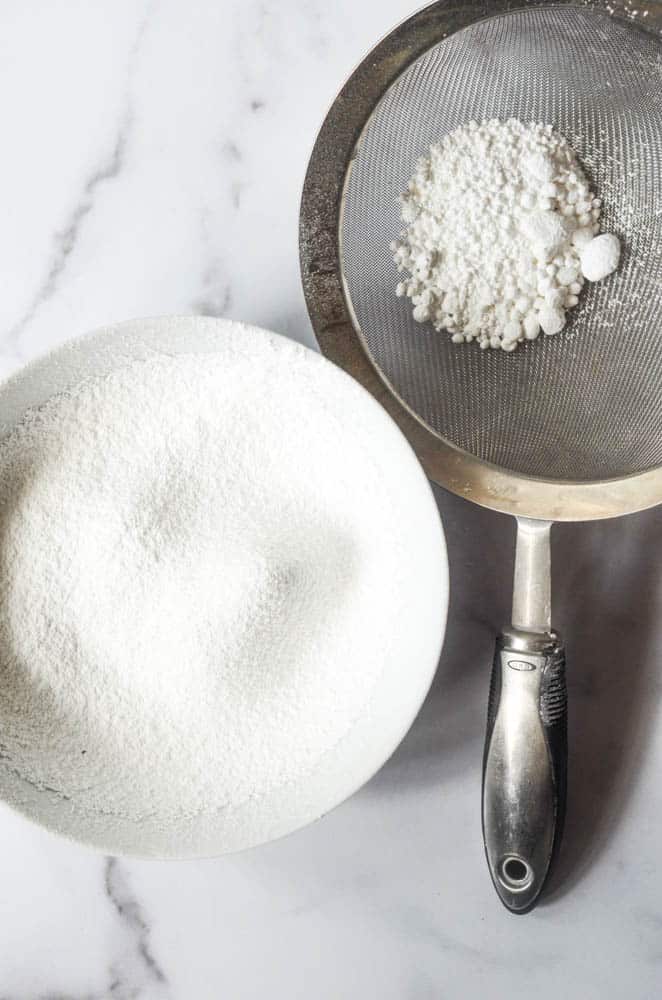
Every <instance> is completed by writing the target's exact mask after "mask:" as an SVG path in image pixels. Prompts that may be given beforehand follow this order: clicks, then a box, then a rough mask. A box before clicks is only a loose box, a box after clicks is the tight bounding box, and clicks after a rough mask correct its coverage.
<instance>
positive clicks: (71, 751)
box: [0, 324, 436, 848]
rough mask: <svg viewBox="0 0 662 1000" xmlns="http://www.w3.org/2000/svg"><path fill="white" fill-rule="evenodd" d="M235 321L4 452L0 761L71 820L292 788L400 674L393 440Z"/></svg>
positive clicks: (137, 369)
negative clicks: (66, 810)
mask: <svg viewBox="0 0 662 1000" xmlns="http://www.w3.org/2000/svg"><path fill="white" fill-rule="evenodd" d="M233 329H234V330H235V333H234V335H233V337H231V338H229V339H228V341H227V343H226V346H225V347H223V344H222V343H219V346H218V350H217V352H216V353H215V354H211V355H210V354H202V355H183V356H178V357H168V356H165V355H161V354H155V355H153V356H151V357H149V358H147V359H145V360H140V361H129V362H126V364H124V365H123V367H121V368H119V369H118V370H117V371H115V372H114V373H112V374H110V375H108V376H106V377H95V378H89V379H87V380H85V381H83V382H81V383H79V384H78V385H77V386H76V387H75V388H73V389H72V390H71V391H69V392H67V393H64V394H61V395H58V396H55V397H53V398H52V399H51V400H50V401H49V402H48V403H46V404H45V405H44V406H42V407H41V408H39V409H36V410H33V411H28V414H27V416H26V417H25V418H24V419H23V420H22V422H21V423H20V424H19V425H18V426H17V427H16V428H15V429H14V430H13V431H12V432H11V433H10V434H9V436H8V437H6V438H5V439H4V440H3V441H2V443H1V444H0V526H1V530H2V546H1V547H0V594H1V600H0V682H1V687H2V698H0V749H1V751H2V752H1V759H0V766H1V767H3V768H7V769H10V770H11V771H12V772H14V773H17V774H20V775H21V777H22V778H23V779H24V780H25V781H26V782H29V783H30V784H31V785H34V786H37V787H38V788H40V789H44V790H46V791H47V792H48V793H49V794H52V795H53V796H55V797H56V798H59V799H63V800H67V801H68V802H70V803H71V809H72V811H74V812H78V813H80V814H83V815H90V814H98V815H99V816H100V817H104V816H105V817H120V818H126V819H128V820H130V821H132V822H134V823H136V824H141V823H143V822H151V823H154V822H158V823H166V824H167V823H168V822H169V821H170V820H179V819H182V818H194V817H196V816H199V815H201V814H217V813H219V812H220V811H221V810H227V809H233V808H236V807H237V806H238V805H240V804H242V803H244V802H246V801H249V800H258V799H259V798H260V797H262V796H264V795H267V794H268V793H270V792H271V791H272V790H273V789H274V788H277V787H280V786H283V785H287V784H288V783H290V784H291V783H296V782H297V781H299V780H301V779H302V776H304V775H306V774H309V773H310V772H311V771H312V770H314V769H315V767H316V766H317V765H318V763H319V762H320V760H321V759H322V758H323V757H324V755H325V754H328V753H329V752H331V751H333V749H334V748H335V747H336V746H337V745H338V744H339V742H340V741H341V740H342V739H343V738H344V737H345V735H346V734H347V733H348V731H349V730H350V728H351V727H352V725H353V724H354V722H355V720H356V719H357V718H358V717H359V716H360V715H361V713H362V712H363V711H364V710H365V706H366V705H367V704H368V703H369V700H370V698H371V695H372V692H373V689H374V687H375V685H376V682H377V680H378V678H379V677H380V676H381V674H382V671H383V670H384V669H385V667H386V666H387V665H388V664H389V663H391V662H392V661H393V658H394V657H397V658H398V660H399V658H402V666H403V668H405V669H407V663H406V662H405V660H406V657H405V656H403V651H402V648H401V645H402V644H401V642H400V639H399V638H398V637H397V636H394V635H393V634H392V632H391V631H390V630H389V629H388V628H385V623H386V622H388V621H389V620H392V621H397V622H398V625H397V629H398V630H399V629H400V628H403V629H404V634H406V635H408V634H409V633H410V632H412V631H415V628H414V622H413V620H412V621H408V615H409V611H408V610H407V608H408V607H409V606H410V604H411V605H415V604H416V603H417V602H418V600H419V598H418V597H417V595H416V581H415V576H416V574H417V573H418V569H417V568H416V567H415V565H413V564H412V561H411V560H412V557H411V552H413V551H414V550H415V549H416V545H417V543H416V541H415V538H414V532H413V529H412V531H411V532H410V530H409V527H408V507H410V503H408V502H407V496H408V495H407V491H403V489H402V480H401V470H402V463H403V461H404V462H405V463H406V462H407V461H409V457H408V456H409V452H408V449H407V448H406V445H405V443H404V441H402V439H401V438H400V436H399V435H398V434H392V435H391V436H390V437H389V436H388V435H384V433H383V432H384V428H383V423H384V416H383V413H382V411H381V410H380V408H379V407H378V406H377V405H376V404H374V405H373V403H372V401H369V402H370V405H369V406H368V407H366V403H365V398H364V397H365V393H364V391H363V390H362V389H361V388H360V387H359V386H357V385H356V384H354V383H353V382H352V381H351V380H350V379H348V378H347V377H346V376H344V375H343V374H342V373H341V372H339V371H338V370H337V369H335V368H334V367H333V366H332V365H330V364H328V363H327V362H325V361H323V359H321V358H319V357H317V356H316V355H314V354H313V353H312V352H310V351H306V350H304V349H303V348H299V347H297V346H296V345H293V344H290V343H289V342H287V341H283V339H282V338H278V337H272V338H268V337H267V335H265V334H260V335H259V337H257V336H256V334H255V332H254V331H251V330H250V328H242V327H239V325H238V324H235V325H234V326H233ZM380 431H381V433H380ZM377 440H379V441H380V445H379V449H378V453H377V454H376V453H375V442H376V441H377ZM403 451H404V452H406V454H405V455H404V458H403ZM411 462H412V467H413V468H414V469H415V461H414V459H413V456H412V457H411ZM421 482H422V484H423V485H424V480H423V478H422V476H421ZM422 495H423V494H422ZM409 500H411V496H409ZM426 502H430V503H431V500H428V501H426ZM418 516H421V511H420V510H419V511H418ZM385 539H388V544H385V541H384V540H385ZM408 549H409V550H410V554H409V555H408V551H407V550H408ZM435 558H436V556H435ZM415 560H416V562H418V564H419V566H420V563H421V560H423V561H425V555H424V554H423V553H421V552H419V553H418V555H417V556H416V557H415ZM408 567H409V568H408ZM412 587H413V588H414V589H413V590H412ZM405 593H406V594H407V597H406V599H404V598H403V596H402V595H403V594H405ZM405 605H406V606H405ZM402 616H404V618H402ZM403 621H404V622H405V624H404V625H403V624H402V622H403ZM404 641H405V640H404V638H403V642H404ZM407 641H408V640H407ZM164 843H165V844H166V848H167V840H166V841H164Z"/></svg>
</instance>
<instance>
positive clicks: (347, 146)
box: [299, 0, 662, 521]
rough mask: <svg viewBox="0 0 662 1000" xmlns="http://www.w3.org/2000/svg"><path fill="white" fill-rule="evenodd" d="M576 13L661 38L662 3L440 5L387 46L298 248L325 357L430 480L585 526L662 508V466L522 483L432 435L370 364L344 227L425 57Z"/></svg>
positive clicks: (318, 167)
mask: <svg viewBox="0 0 662 1000" xmlns="http://www.w3.org/2000/svg"><path fill="white" fill-rule="evenodd" d="M550 7H556V8H562V7H569V8H573V7H574V8H575V9H578V10H590V11H600V12H602V13H606V14H609V15H610V16H612V17H615V18H616V19H617V20H619V21H620V22H621V23H625V24H627V25H630V26H632V25H636V26H637V27H639V28H641V29H642V30H643V31H645V32H646V33H648V34H653V35H659V34H662V2H659V0H655V2H652V3H648V4H643V5H641V6H638V8H637V10H636V11H634V10H632V9H631V8H630V6H629V3H628V0H593V2H591V3H587V4H582V3H578V2H577V0H556V2H555V3H553V4H546V3H541V0H491V2H489V3H486V2H484V0H465V2H463V3H462V4H461V5H457V6H452V7H449V6H448V3H447V0H437V2H435V3H432V4H431V5H430V6H428V7H425V8H423V9H422V10H420V11H418V12H417V13H415V14H413V15H412V16H411V17H410V18H408V19H407V20H405V21H403V22H402V23H401V24H400V25H398V26H397V27H396V28H395V29H394V30H393V31H391V32H390V33H389V34H388V35H387V36H386V37H385V38H383V39H382V41H380V42H379V43H378V44H377V45H376V46H375V48H374V49H372V51H371V52H369V53H368V55H367V56H366V57H365V58H364V60H363V61H362V62H361V63H360V65H359V66H358V68H357V69H356V70H355V71H354V72H353V73H352V75H351V76H350V77H349V79H348V80H347V82H346V83H345V85H344V86H343V88H342V89H341V91H340V93H339V95H338V96H337V98H336V100H335V101H334V103H333V105H332V106H331V109H330V111H329V112H328V114H327V116H326V118H325V120H324V123H323V124H322V127H321V129H320V131H319V134H318V136H317V139H316V142H315V145H314V148H313V151H312V154H311V158H310V161H309V164H308V170H307V172H306V178H305V181H304V187H303V195H302V201H301V211H300V226H299V246H300V263H301V274H302V281H303V289H304V296H305V299H306V304H307V307H308V312H309V315H310V319H311V322H312V325H313V329H314V331H315V335H316V337H317V340H318V343H319V345H320V348H321V350H322V353H323V354H324V355H325V356H326V357H328V358H329V359H330V360H331V361H333V362H335V363H336V364H338V365H340V367H342V368H344V369H345V370H346V371H347V372H349V374H350V375H352V376H353V377H354V378H356V379H357V380H358V381H359V382H361V383H362V384H363V385H364V386H365V387H366V388H367V389H368V391H369V392H371V393H372V394H373V395H374V396H375V397H376V398H377V399H378V400H379V402H380V403H381V404H382V405H383V406H384V408H385V409H386V410H387V411H388V412H389V413H390V415H391V416H392V417H393V418H394V420H395V421H396V423H397V424H398V425H399V427H400V429H401V430H402V431H403V433H404V434H405V436H406V437H407V439H408V440H409V442H410V444H411V445H412V447H413V448H414V450H415V451H416V453H417V455H418V457H419V459H420V461H421V463H422V465H423V467H424V469H425V471H426V473H427V475H428V476H429V477H430V479H432V480H433V481H434V482H436V483H438V484H439V485H440V486H443V487H445V488H446V489H448V490H450V491H451V492H453V493H455V494H457V495H459V496H464V497H466V498H467V499H469V500H472V501H474V502H475V503H478V504H481V505H482V506H485V507H489V508H491V509H492V510H498V511H502V512H503V513H508V514H514V515H520V516H528V517H535V518H543V519H546V520H553V521H584V520H593V519H598V518H607V517H616V516H619V515H621V514H626V513H631V512H634V511H638V510H644V509H646V508H647V507H651V506H654V505H655V504H657V503H659V502H661V501H662V467H658V468H655V469H651V470H648V471H646V472H643V473H637V474H634V475H629V476H626V477H622V478H618V479H610V480H596V481H592V482H569V481H565V480H563V481H560V480H551V479H550V480H547V479H539V478H533V477H528V476H524V475H522V474H518V473H514V472H510V471H507V470H504V469H501V468H499V467H497V466H495V465H491V464H490V463H488V462H486V461H484V460H482V459H479V458H476V457H475V456H473V455H471V454H469V453H468V452H465V451H462V450H460V449H459V448H457V447H456V446H455V445H453V444H452V443H451V442H450V441H447V440H446V439H444V438H442V437H441V436H439V435H438V434H436V433H435V432H434V431H432V430H431V429H430V428H429V427H428V426H427V425H426V424H424V423H423V421H422V420H421V419H420V418H419V417H418V416H417V415H416V414H415V413H414V412H413V411H412V410H411V409H410V408H409V407H408V406H407V404H406V403H405V402H404V401H403V400H402V399H401V398H400V397H399V396H398V395H397V394H396V392H395V391H394V389H393V387H392V386H391V385H390V383H389V382H388V381H387V379H386V377H385V376H384V375H383V374H382V373H381V372H380V371H379V369H378V368H377V367H376V365H375V364H374V362H373V361H372V359H371V357H370V355H369V353H368V350H367V348H366V346H365V343H364V341H363V337H362V334H361V331H360V327H359V324H358V322H357V320H356V317H355V316H354V314H353V310H352V307H351V304H350V302H349V298H348V296H347V295H346V293H345V289H344V279H343V268H342V261H341V248H340V229H341V220H342V211H343V202H344V192H345V188H346V183H347V178H348V176H349V174H350V172H351V166H352V160H353V157H354V155H355V150H356V147H357V143H358V141H359V139H360V137H361V134H362V132H363V129H364V128H365V126H366V124H367V122H368V121H369V119H370V117H371V115H372V113H373V111H374V109H375V107H376V106H377V104H378V103H379V101H380V100H381V98H382V97H383V96H384V94H385V92H386V91H387V89H388V88H389V87H390V86H391V84H393V83H394V82H395V80H396V79H397V78H398V77H399V76H400V74H401V73H402V72H403V70H405V69H406V68H407V66H409V65H410V63H412V62H413V61H414V60H416V59H417V58H418V57H419V56H421V55H423V54H424V53H425V52H426V51H427V50H428V49H430V48H431V47H432V46H434V45H436V44H438V43H439V42H441V41H443V40H444V39H445V38H448V37H449V36H450V35H452V34H454V33H455V32H457V31H459V30H461V29H462V28H466V27H468V26H470V25H472V24H475V23H476V22H478V21H481V20H484V19H485V18H488V17H493V16H495V15H498V14H506V13H510V12H515V11H518V10H523V9H526V8H530V9H536V8H537V9H543V8H547V9H550Z"/></svg>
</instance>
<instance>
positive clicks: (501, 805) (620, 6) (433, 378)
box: [300, 0, 662, 913]
mask: <svg viewBox="0 0 662 1000" xmlns="http://www.w3.org/2000/svg"><path fill="white" fill-rule="evenodd" d="M661 32H662V5H661V4H659V3H654V4H648V5H641V6H640V5H637V9H632V7H631V6H630V5H629V4H624V3H619V2H618V0H610V2H609V3H605V2H601V0H595V2H593V3H591V4H590V6H588V5H587V6H583V5H578V4H577V3H575V4H572V3H568V2H560V3H556V4H541V3H540V2H538V3H535V2H528V3H527V2H526V0H517V2H515V3H512V2H509V0H492V2H490V3H484V2H478V0H465V2H463V3H448V2H438V3H434V4H432V5H431V6H429V7H427V8H425V9H423V10H421V11H419V12H418V13H416V14H414V15H413V16H412V17H411V18H409V19H408V20H407V21H405V22H404V23H403V24H401V25H400V26H399V27H397V28H396V29H395V30H394V31H393V32H392V33H391V34H389V35H388V36H387V37H386V38H385V39H384V40H383V41H381V42H380V43H379V44H378V45H377V46H376V48H375V49H373V51H372V52H371V53H370V54H369V55H368V56H367V58H366V59H365V60H364V61H363V62H362V63H361V65H360V66H359V67H358V69H356V71H355V72H354V73H353V75H352V76H351V77H350V79H349V80H348V82H347V83H346V84H345V86H344V88H343V90H342V91H341V93H340V95H339V97H338V98H337V100H336V101H335V103H334V104H333V106H332V108H331V110H330V112H329V114H328V116H327V118H326V120H325V121H324V124H323V126H322V129H321V131H320V133H319V136H318V138H317V141H316V144H315V147H314V150H313V153H312V157H311V160H310V164H309V167H308V172H307V175H306V180H305V185H304V191H303V200H302V207H301V222H300V245H301V264H302V276H303V285H304V292H305V296H306V301H307V305H308V310H309V313H310V316H311V320H312V323H313V327H314V329H315V332H316V335H317V338H318V340H319V343H320V346H321V349H322V351H323V352H324V353H325V354H326V355H327V356H328V357H329V358H331V359H332V360H333V361H335V362H336V363H338V364H340V365H341V366H342V367H344V368H345V369H346V370H347V371H349V372H350V373H351V374H352V375H354V376H355V377H356V378H357V379H359V380H360V381H361V382H362V383H363V384H364V385H365V386H366V387H367V388H368V389H369V390H370V391H371V392H372V393H373V394H374V395H375V396H376V397H377V398H378V399H379V400H380V401H381V403H382V404H383V405H384V407H385V408H386V409H387V410H388V411H389V413H390V414H391V415H392V416H393V417H394V418H395V420H396V421H397V422H398V424H399V425H400V427H401V428H402V430H403V431H404V432H405V434H406V435H407V437H408V439H409V441H410V442H411V444H412V445H413V447H414V449H415V450H416V452H417V454H418V456H419V458H420V460H421V463H422V464H423V466H424V468H425V470H426V472H427V473H428V475H429V476H430V478H431V479H433V480H434V481H436V482H437V483H438V484H440V485H441V486H444V487H445V488H447V489H449V490H451V491H452V492H453V493H456V494H459V495H460V496H463V497H466V498H467V499H469V500H472V501H474V502H475V503H478V504H481V505H483V506H485V507H489V508H491V509H493V510H495V511H501V512H505V513H508V514H512V515H514V516H515V517H516V518H517V525H518V532H517V546H516V556H515V573H514V587H513V609H512V621H511V625H510V626H509V627H507V628H505V629H504V630H503V632H502V634H501V636H500V637H499V639H498V640H497V645H496V652H495V658H494V663H493V668H492V678H491V684H490V693H489V698H488V713H487V735H486V741H485V752H484V762H483V790H482V818H483V837H484V843H485V851H486V857H487V862H488V867H489V870H490V874H491V876H492V880H493V883H494V886H495V889H496V891H497V893H498V895H499V897H500V899H501V900H502V902H503V903H504V904H505V906H506V907H507V908H508V909H510V910H511V911H513V912H518V913H522V912H526V911H527V910H529V909H531V907H532V906H533V905H534V904H535V902H536V900H537V898H538V896H539V894H540V891H541V889H542V887H543V885H544V883H545V881H546V879H547V877H548V874H549V871H550V868H551V864H552V861H553V859H554V857H555V855H556V853H557V850H558V845H559V841H560V836H561V831H562V826H563V816H564V811H565V786H566V759H567V728H566V686H565V657H564V648H563V644H562V642H561V639H560V638H559V636H558V635H557V634H556V633H555V632H554V631H553V629H552V624H551V585H550V528H551V525H552V523H553V522H554V521H582V520H591V519H594V518H607V517H614V516H617V515H621V514H626V513H630V512H633V511H637V510H642V509H644V508H646V507H649V506H652V505H653V504H656V503H658V502H660V501H662V353H661V350H660V347H661V340H660V337H661V336H662V169H661V167H662V123H661V120H660V107H661V99H662V44H661V37H662V36H661ZM509 117H515V118H519V119H521V120H523V121H531V120H534V121H542V122H545V123H551V124H553V125H554V127H555V128H556V129H557V130H558V131H559V132H561V133H562V134H563V135H565V136H566V138H567V139H568V140H569V142H570V143H571V144H572V146H573V147H574V149H575V150H576V151H577V153H578V154H579V156H580V158H581V160H582V162H583V164H584V166H585V169H586V171H587V173H588V175H589V177H590V179H591V181H592V183H593V186H594V188H595V189H596V190H597V193H598V194H599V195H600V196H602V197H603V199H604V210H603V218H602V224H603V227H604V228H605V229H606V230H608V231H612V232H616V233H617V234H618V235H619V236H620V237H621V240H622V242H623V245H624V253H623V257H622V264H621V267H620V270H619V272H618V273H617V274H615V275H614V276H612V277H611V278H610V279H608V280H607V281H605V282H602V283H600V284H597V285H595V286H592V287H589V288H588V290H587V291H586V292H585V294H584V295H583V297H582V299H581V300H580V305H579V307H578V308H577V309H575V310H573V312H572V313H570V314H569V317H570V322H569V325H568V327H567V330H566V331H565V333H564V334H563V335H559V336H556V337H541V338H540V339H539V340H538V341H536V342H533V343H527V344H526V345H524V346H522V347H520V348H518V349H517V350H516V351H515V352H514V353H513V354H506V353H505V352H502V351H487V352H483V351H480V349H479V348H478V345H477V344H471V345H465V346H462V347H457V346H456V345H454V344H452V343H451V341H450V337H449V336H448V335H446V334H439V333H437V332H435V330H434V329H433V328H432V327H431V326H429V325H421V324H417V323H415V322H414V321H413V319H412V316H411V306H410V305H409V304H408V303H407V301H406V300H403V299H398V298H396V296H395V293H394V288H395V284H396V282H397V280H398V276H397V274H396V271H395V267H394V265H393V262H392V259H391V254H390V251H389V243H390V241H391V240H392V239H393V238H394V237H395V236H397V234H398V232H399V231H400V230H401V228H402V223H401V222H400V218H399V205H398V195H399V194H400V192H402V191H404V190H405V188H406V184H407V181H408V179H409V177H410V176H411V174H412V173H413V171H414V166H415V163H416V160H417V158H418V157H419V156H421V155H423V154H425V153H427V151H428V149H429V147H430V145H431V144H433V143H434V142H437V141H438V140H439V138H440V137H441V136H442V135H443V134H445V133H447V132H450V131H451V130H453V129H455V128H457V127H458V126H460V125H462V124H464V123H466V122H467V121H468V120H470V119H478V120H480V119H485V118H500V119H506V118H509Z"/></svg>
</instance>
